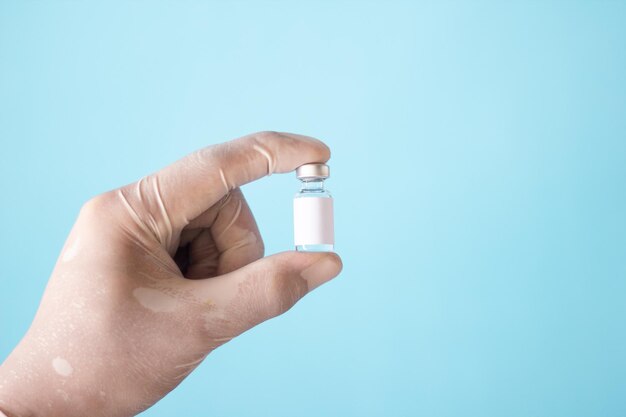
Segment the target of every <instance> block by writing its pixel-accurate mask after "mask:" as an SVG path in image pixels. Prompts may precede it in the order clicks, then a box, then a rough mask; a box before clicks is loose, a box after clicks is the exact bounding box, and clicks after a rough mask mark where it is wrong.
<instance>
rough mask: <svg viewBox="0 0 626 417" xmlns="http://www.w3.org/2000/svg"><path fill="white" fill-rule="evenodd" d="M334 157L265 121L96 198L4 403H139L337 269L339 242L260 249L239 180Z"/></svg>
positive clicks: (4, 387) (67, 251)
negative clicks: (314, 247)
mask: <svg viewBox="0 0 626 417" xmlns="http://www.w3.org/2000/svg"><path fill="white" fill-rule="evenodd" d="M329 156H330V152H329V149H328V148H327V147H326V146H325V145H324V144H323V143H322V142H320V141H318V140H316V139H313V138H309V137H306V136H301V135H295V134H290V133H277V132H261V133H256V134H252V135H249V136H246V137H243V138H240V139H237V140H234V141H231V142H227V143H224V144H220V145H216V146H210V147H207V148H204V149H201V150H199V151H197V152H195V153H192V154H190V155H189V156H187V157H185V158H183V159H181V160H180V161H178V162H176V163H174V164H172V165H170V166H168V167H166V168H165V169H163V170H161V171H159V172H157V173H155V174H152V175H149V176H146V177H144V178H142V179H141V180H139V181H138V182H136V183H134V184H130V185H127V186H124V187H122V188H119V189H117V190H113V191H110V192H107V193H105V194H102V195H99V196H97V197H95V198H93V199H91V200H90V201H88V202H87V203H86V204H85V205H84V206H83V207H82V209H81V211H80V214H79V216H78V219H77V221H76V224H75V225H74V227H73V229H72V231H71V233H70V235H69V237H68V239H67V242H66V244H65V247H64V249H63V251H62V253H61V256H60V258H59V260H58V262H57V264H56V266H55V268H54V271H53V273H52V277H51V278H50V281H49V283H48V286H47V288H46V291H45V294H44V296H43V299H42V301H41V305H40V307H39V310H38V312H37V315H36V317H35V319H34V321H33V323H32V326H31V328H30V329H29V331H28V332H27V334H26V335H25V337H24V338H23V340H22V341H21V342H20V343H19V345H18V346H17V347H16V348H15V350H14V351H13V352H12V353H11V355H10V356H9V357H8V358H7V360H6V361H5V362H4V364H3V365H2V367H1V368H0V410H3V411H4V412H5V413H6V414H7V415H9V416H64V417H68V416H81V417H84V416H131V415H134V414H136V413H138V412H140V411H142V410H144V409H146V408H148V407H150V406H151V405H152V404H154V403H155V402H156V401H158V400H159V399H160V398H162V397H163V396H164V395H165V394H167V393H168V392H169V391H171V390H172V389H173V388H174V387H176V386H177V385H178V384H179V383H180V382H181V381H182V380H183V379H184V378H185V377H186V376H187V375H189V373H190V372H191V371H192V370H193V369H194V368H195V367H197V366H198V364H200V362H202V360H203V359H204V358H205V357H206V356H207V354H208V353H209V352H211V351H212V350H213V349H215V348H216V347H218V346H220V345H221V344H223V343H225V342H227V341H229V340H230V339H232V338H233V337H235V336H237V335H239V334H240V333H242V332H244V331H246V330H248V329H250V328H251V327H253V326H255V325H257V324H259V323H261V322H262V321H264V320H267V319H269V318H271V317H274V316H277V315H279V314H281V313H284V312H285V311H286V310H288V309H289V308H290V307H291V306H293V305H294V303H295V302H296V301H298V300H299V299H300V298H301V297H302V296H304V295H305V294H306V293H307V292H309V291H311V290H312V289H313V288H315V287H317V286H318V285H320V284H322V283H324V282H326V281H328V280H329V279H331V278H333V277H335V276H336V275H337V274H338V273H339V272H340V270H341V267H342V265H341V260H340V258H339V257H338V256H337V255H335V254H333V253H299V252H295V251H290V252H284V253H280V254H277V255H273V256H269V257H265V258H262V257H263V252H264V248H263V241H262V239H261V236H260V234H259V230H258V228H257V226H256V223H255V221H254V218H253V216H252V213H251V212H250V209H249V207H248V205H247V204H246V201H245V200H244V197H243V195H242V193H241V191H240V189H239V188H238V186H239V185H242V184H245V183H247V182H250V181H252V180H255V179H257V178H260V177H263V176H265V175H268V174H271V173H274V172H288V171H292V170H294V169H295V168H296V167H298V166H299V165H302V164H304V163H307V162H323V161H326V160H328V158H329ZM0 414H1V413H0Z"/></svg>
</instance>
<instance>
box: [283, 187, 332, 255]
mask: <svg viewBox="0 0 626 417" xmlns="http://www.w3.org/2000/svg"><path fill="white" fill-rule="evenodd" d="M293 238H294V242H295V245H296V246H298V245H321V244H330V245H333V244H335V230H334V221H333V199H332V198H327V197H300V198H294V199H293Z"/></svg>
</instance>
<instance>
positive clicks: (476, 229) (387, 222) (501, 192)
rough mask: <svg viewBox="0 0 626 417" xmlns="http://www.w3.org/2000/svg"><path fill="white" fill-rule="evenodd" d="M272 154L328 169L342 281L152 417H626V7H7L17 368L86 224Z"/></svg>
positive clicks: (256, 193)
mask: <svg viewBox="0 0 626 417" xmlns="http://www.w3.org/2000/svg"><path fill="white" fill-rule="evenodd" d="M267 129H269V130H283V131H292V132H297V133H302V134H307V135H311V136H316V137H319V138H321V139H323V140H325V141H326V142H327V143H328V144H329V145H330V146H331V148H332V151H333V156H332V159H331V162H330V164H331V167H332V173H333V176H332V178H331V179H330V180H329V181H328V186H329V188H330V190H331V191H332V192H333V194H334V196H335V204H336V238H337V245H336V247H337V251H338V252H339V253H340V254H341V255H342V257H343V259H344V263H345V268H344V271H343V273H342V275H341V277H340V278H339V279H337V280H335V281H333V282H332V283H330V284H328V285H326V286H324V287H321V288H320V289H318V290H317V291H316V292H315V293H313V294H311V295H309V296H307V297H306V298H305V299H304V300H302V301H301V302H300V303H299V304H298V305H297V306H296V307H294V308H293V309H292V310H290V311H289V312H288V313H287V314H286V315H284V316H282V317H280V318H278V319H276V320H273V321H270V322H266V323H264V324H262V325H261V326H259V327H257V328H255V329H253V330H252V331H250V332H248V333H246V334H244V335H243V336H241V337H240V338H238V339H236V340H234V341H232V342H231V343H228V344H227V345H226V346H224V347H222V348H220V349H218V350H217V351H215V352H214V353H213V354H211V355H210V356H209V358H208V359H207V360H206V361H205V362H204V363H203V364H202V365H201V366H200V368H199V369H198V370H197V371H196V372H195V373H193V374H192V376H190V377H189V378H188V379H187V380H186V381H185V382H184V383H183V384H182V385H181V386H180V387H179V388H178V389H176V390H175V391H174V392H173V393H172V394H171V395H169V396H167V397H166V398H165V399H164V400H163V401H161V402H160V403H159V404H157V405H156V406H155V407H153V408H152V409H150V410H149V411H147V412H145V414H143V415H145V416H151V417H156V416H171V415H206V416H252V415H254V416H277V417H279V416H320V415H328V416H383V415H385V416H387V415H389V416H390V415H407V416H408V415H412V416H433V417H439V416H461V415H463V416H503V415H506V416H551V417H555V416H568V417H572V416H618V415H619V416H623V415H625V414H626V399H625V397H624V394H625V391H626V324H625V323H626V322H625V319H626V191H625V190H626V185H625V184H626V4H625V3H623V2H608V1H597V2H595V1H593V2H592V1H589V2H574V1H567V2H565V1H564V2H538V1H537V2H528V3H524V2H482V1H481V2H472V3H463V2H434V1H433V2H423V3H420V2H407V3H403V2H383V1H378V2H334V1H333V2H331V1H320V2H306V1H301V0H300V1H297V2H286V1H285V2H282V1H276V2H227V1H219V2H196V1H182V2H173V1H172V2H147V1H146V2H144V1H132V2H106V4H105V2H101V3H91V2H74V1H64V2H35V1H32V2H3V3H1V4H0V141H1V146H0V195H1V198H2V204H0V218H1V219H2V226H1V230H2V232H1V234H0V260H1V266H0V330H1V332H0V359H3V358H4V357H6V356H7V355H8V354H9V352H10V351H11V349H12V348H13V346H14V345H15V344H16V343H17V342H18V341H19V339H20V338H21V336H22V335H23V333H24V332H25V331H26V329H27V328H28V325H29V323H30V321H31V319H32V317H33V315H34V313H35V311H36V308H37V304H38V301H39V298H40V296H41V294H42V292H43V289H44V286H45V284H46V281H47V279H48V276H49V274H50V272H51V270H52V267H53V265H54V262H55V260H56V257H57V256H58V254H59V251H60V249H61V247H62V244H63V242H64V239H65V237H66V235H67V233H68V232H69V230H70V227H71V225H72V224H73V222H74V220H75V217H76V215H77V213H78V210H79V208H80V206H81V204H82V203H83V202H84V201H86V200H87V199H88V198H89V197H91V196H93V195H95V194H98V193H100V192H103V191H106V190H108V189H112V188H115V187H118V186H120V185H123V184H126V183H128V182H132V181H135V180H137V179H138V178H140V177H141V176H143V175H145V174H147V173H149V172H152V171H154V170H156V169H158V168H160V167H162V166H164V165H166V164H168V163H170V162H172V161H174V160H176V159H178V158H179V157H182V156H183V155H185V154H186V153H189V152H191V151H193V150H194V149H197V148H199V147H203V146H206V145H208V144H211V143H217V142H222V141H225V140H228V139H231V138H235V137H239V136H242V135H244V134H247V133H250V132H254V131H258V130H267ZM297 185H298V184H297V181H296V180H295V178H294V177H293V175H275V176H272V177H270V178H266V179H263V180H261V181H259V182H257V183H255V184H252V185H249V186H246V187H244V192H245V193H246V195H247V197H248V200H249V202H250V205H251V206H252V208H253V210H254V212H255V215H256V218H257V221H258V223H259V226H260V229H261V232H262V233H263V235H264V237H265V241H266V246H267V252H268V253H273V252H277V251H281V250H285V249H289V248H290V247H291V244H292V242H291V240H292V237H291V230H292V226H291V223H290V220H289V219H290V218H291V198H292V196H293V194H294V192H295V191H296V188H297Z"/></svg>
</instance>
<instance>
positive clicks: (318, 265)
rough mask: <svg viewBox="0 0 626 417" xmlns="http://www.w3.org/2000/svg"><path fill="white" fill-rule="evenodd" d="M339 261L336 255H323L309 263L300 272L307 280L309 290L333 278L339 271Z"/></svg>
mask: <svg viewBox="0 0 626 417" xmlns="http://www.w3.org/2000/svg"><path fill="white" fill-rule="evenodd" d="M341 267H342V266H341V261H340V260H339V258H338V257H337V256H324V257H322V258H321V259H320V260H318V261H316V262H315V263H314V264H312V265H309V266H308V267H307V268H306V269H304V270H303V271H302V273H301V274H300V275H301V276H302V278H304V280H305V281H306V282H307V285H308V287H309V291H311V290H313V289H315V288H317V287H319V286H320V285H322V284H323V283H325V282H327V281H330V280H331V279H333V278H335V277H336V276H337V275H339V272H341Z"/></svg>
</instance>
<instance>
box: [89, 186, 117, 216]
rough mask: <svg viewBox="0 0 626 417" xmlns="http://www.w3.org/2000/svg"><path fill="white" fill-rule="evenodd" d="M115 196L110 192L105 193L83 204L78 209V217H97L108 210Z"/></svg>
mask: <svg viewBox="0 0 626 417" xmlns="http://www.w3.org/2000/svg"><path fill="white" fill-rule="evenodd" d="M114 200H115V196H114V195H113V193H112V192H111V191H107V192H106V193H102V194H98V195H96V196H94V197H92V198H90V199H89V200H87V201H86V202H85V203H83V205H82V207H81V208H80V216H82V217H92V216H97V215H98V214H100V213H102V212H103V211H105V210H109V209H110V208H111V206H112V204H113V203H114Z"/></svg>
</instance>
